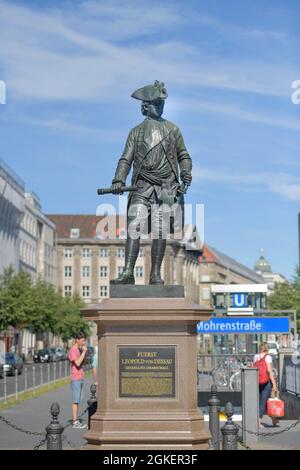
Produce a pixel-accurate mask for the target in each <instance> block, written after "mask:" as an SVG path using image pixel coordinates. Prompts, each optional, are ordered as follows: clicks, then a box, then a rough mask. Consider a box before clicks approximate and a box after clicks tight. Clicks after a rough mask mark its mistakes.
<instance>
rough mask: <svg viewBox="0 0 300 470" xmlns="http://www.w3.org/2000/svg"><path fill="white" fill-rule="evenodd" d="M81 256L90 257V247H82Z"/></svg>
mask: <svg viewBox="0 0 300 470" xmlns="http://www.w3.org/2000/svg"><path fill="white" fill-rule="evenodd" d="M81 256H82V258H90V257H91V249H90V248H82V250H81Z"/></svg>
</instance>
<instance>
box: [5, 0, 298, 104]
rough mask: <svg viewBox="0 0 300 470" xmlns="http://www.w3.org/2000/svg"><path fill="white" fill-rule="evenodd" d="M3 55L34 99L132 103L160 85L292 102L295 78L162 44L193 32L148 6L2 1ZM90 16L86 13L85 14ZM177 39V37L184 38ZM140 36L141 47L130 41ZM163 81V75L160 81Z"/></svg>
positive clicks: (176, 15) (12, 84) (22, 91)
mask: <svg viewBox="0 0 300 470" xmlns="http://www.w3.org/2000/svg"><path fill="white" fill-rule="evenodd" d="M0 5H1V9H0V30H1V35H2V40H1V41H0V57H1V62H2V65H3V70H4V74H5V77H3V78H5V80H6V81H7V86H8V89H9V92H10V91H11V90H12V91H13V92H15V93H16V95H17V96H20V97H22V99H31V100H33V99H34V100H65V99H66V100H91V101H92V100H95V101H105V100H108V99H113V98H115V97H116V96H118V97H120V96H124V97H126V98H127V96H128V92H129V91H131V90H132V89H134V87H135V86H136V85H137V84H144V83H147V82H151V81H153V80H155V79H160V80H164V81H166V82H167V83H168V85H174V86H175V85H176V86H177V87H178V89H179V93H180V88H181V87H182V89H186V87H187V86H190V87H210V88H215V89H224V90H233V91H243V92H250V93H261V94H265V95H273V96H289V94H290V82H291V80H292V79H293V78H294V75H295V72H294V71H293V70H289V69H287V68H286V67H285V68H282V67H281V66H280V65H273V64H270V63H269V64H268V63H262V62H261V63H258V61H254V60H241V59H240V58H239V59H236V60H234V59H227V60H225V59H222V58H220V57H219V56H212V55H211V54H210V51H207V50H205V48H204V46H203V47H202V48H201V49H199V47H196V46H194V45H193V44H190V43H188V42H184V41H175V40H174V39H170V40H169V41H168V42H162V41H160V39H159V38H160V31H161V28H164V30H165V31H169V32H170V33H171V34H170V37H171V38H172V37H175V35H176V28H178V27H181V28H188V21H189V20H190V16H189V15H185V14H184V13H183V12H180V11H179V10H178V9H177V8H176V7H174V6H172V7H170V6H159V5H157V4H155V5H153V6H152V7H151V8H149V5H148V4H146V3H144V2H132V1H131V2H130V1H128V2H127V3H126V9H125V8H121V3H120V2H113V3H112V4H111V3H110V2H108V1H101V2H95V1H88V2H82V3H81V4H79V7H78V9H76V8H73V9H71V8H70V9H68V8H67V7H66V6H64V8H65V9H63V7H61V8H60V9H55V10H54V9H52V10H49V9H46V8H45V9H43V10H42V9H39V10H35V11H34V10H32V9H30V8H28V7H25V6H19V5H12V4H10V3H8V2H5V1H1V0H0ZM82 13H84V15H82ZM150 33H151V34H152V36H151V40H150V41H148V42H147V41H143V37H144V36H146V35H147V34H150ZM177 36H178V35H177ZM131 37H135V42H134V43H131V42H130V41H129V43H128V42H127V41H128V39H130V38H131ZM158 75H159V76H158Z"/></svg>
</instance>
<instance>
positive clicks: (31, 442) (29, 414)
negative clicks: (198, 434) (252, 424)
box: [0, 377, 300, 450]
mask: <svg viewBox="0 0 300 470" xmlns="http://www.w3.org/2000/svg"><path fill="white" fill-rule="evenodd" d="M91 383H92V378H91V377H86V379H85V387H84V397H83V402H82V405H81V406H80V411H79V413H82V411H83V410H84V409H85V408H86V406H87V400H88V398H89V396H90V385H91ZM53 402H58V403H59V405H60V409H61V411H60V414H59V422H60V423H61V424H62V425H63V426H65V425H66V424H67V423H68V420H69V419H70V417H71V390H70V385H69V384H68V385H65V386H63V387H61V388H60V389H59V390H56V391H54V392H50V393H45V394H44V395H42V396H40V397H39V398H34V399H30V400H27V401H25V402H23V403H21V404H19V405H16V406H15V407H13V408H10V409H8V410H5V411H2V412H0V415H1V416H3V417H4V418H6V419H7V420H9V421H11V422H12V423H13V424H15V425H17V426H18V427H20V428H23V429H25V430H29V431H33V432H44V431H45V427H46V426H47V425H48V424H49V423H50V420H51V415H50V407H51V404H52V403H53ZM236 417H238V416H236ZM83 420H84V422H85V423H87V420H88V416H87V414H86V415H85V416H84V417H83ZM236 422H237V423H238V424H240V423H239V421H238V419H237V420H236ZM264 422H265V423H269V420H268V418H265V419H264ZM294 422H295V421H289V420H281V421H280V427H279V428H273V427H266V428H265V429H263V430H262V432H263V433H268V434H270V433H273V432H277V431H280V430H282V429H284V428H286V427H288V426H290V425H291V424H293V423H294ZM206 425H207V427H208V423H207V421H206ZM220 425H221V427H222V426H223V425H224V421H221V423H220ZM86 431H87V430H86V429H83V430H77V429H76V430H75V429H72V428H71V427H69V428H67V429H66V431H65V432H64V435H66V437H67V439H68V440H69V441H70V442H71V443H72V444H73V445H74V446H75V447H76V448H77V449H79V448H80V447H81V446H83V445H84V444H85V442H86V441H85V439H83V436H84V434H85V433H86ZM42 439H43V437H42V436H31V435H28V434H24V433H22V432H20V431H17V430H15V429H12V428H11V427H9V426H8V425H7V424H5V423H3V422H2V421H0V449H11V450H19V449H33V448H34V447H35V446H36V445H37V444H39V443H40V441H41V440H42ZM250 447H251V449H253V450H255V449H261V450H296V449H298V450H299V449H300V424H298V425H297V426H296V427H295V428H292V429H291V430H290V431H288V432H284V433H282V434H279V435H276V436H261V437H260V438H259V442H258V443H257V444H251V446H250ZM45 448H46V447H45V446H44V447H42V449H45ZM63 449H65V450H70V449H72V447H71V446H70V445H69V444H68V443H67V442H66V441H64V442H63ZM239 449H240V450H242V449H243V448H242V447H241V446H240V445H239Z"/></svg>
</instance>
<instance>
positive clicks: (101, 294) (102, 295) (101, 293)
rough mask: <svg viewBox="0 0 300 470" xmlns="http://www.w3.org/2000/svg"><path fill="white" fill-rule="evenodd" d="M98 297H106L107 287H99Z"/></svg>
mask: <svg viewBox="0 0 300 470" xmlns="http://www.w3.org/2000/svg"><path fill="white" fill-rule="evenodd" d="M100 297H108V286H100Z"/></svg>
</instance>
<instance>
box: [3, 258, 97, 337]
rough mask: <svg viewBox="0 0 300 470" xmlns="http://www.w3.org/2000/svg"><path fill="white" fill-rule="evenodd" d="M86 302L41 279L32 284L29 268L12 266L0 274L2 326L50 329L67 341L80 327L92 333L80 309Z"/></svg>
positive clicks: (37, 330) (36, 331) (86, 332)
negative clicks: (18, 269)
mask: <svg viewBox="0 0 300 470" xmlns="http://www.w3.org/2000/svg"><path fill="white" fill-rule="evenodd" d="M83 306H84V303H83V301H82V300H81V299H80V297H78V296H73V297H63V296H62V294H61V292H57V291H56V290H55V288H54V287H53V286H52V285H50V284H47V283H46V282H44V281H43V280H41V279H39V280H38V281H37V282H36V284H35V285H33V283H32V280H31V277H30V275H29V274H28V273H26V272H21V273H19V274H15V272H14V270H13V268H12V267H9V268H7V269H5V270H4V273H3V275H2V276H0V330H6V329H7V327H8V326H9V325H11V326H13V327H15V328H18V329H20V330H22V329H24V328H28V329H30V330H31V331H32V332H34V333H46V332H51V333H53V334H55V335H59V336H61V337H62V338H63V340H64V341H67V340H68V339H70V338H72V337H74V336H75V335H76V333H77V332H78V331H81V332H83V333H84V334H86V335H89V334H90V328H89V325H88V323H87V322H86V321H85V320H84V319H83V317H82V316H81V313H80V309H81V308H82V307H83Z"/></svg>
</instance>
